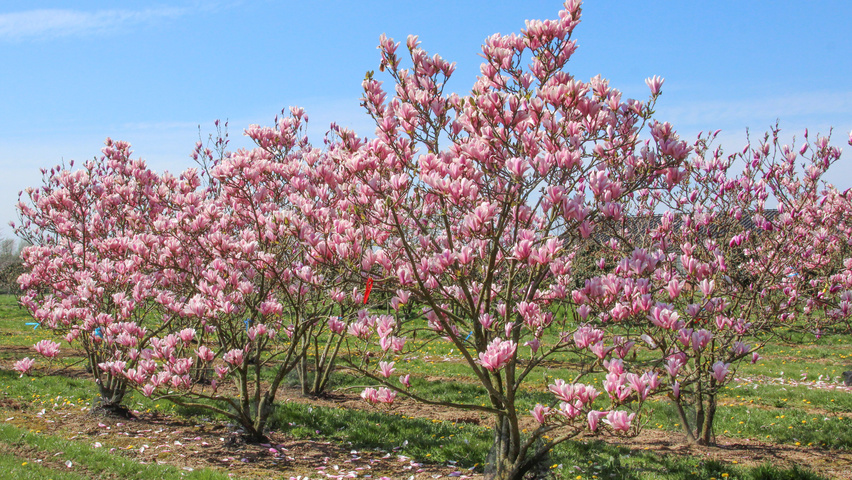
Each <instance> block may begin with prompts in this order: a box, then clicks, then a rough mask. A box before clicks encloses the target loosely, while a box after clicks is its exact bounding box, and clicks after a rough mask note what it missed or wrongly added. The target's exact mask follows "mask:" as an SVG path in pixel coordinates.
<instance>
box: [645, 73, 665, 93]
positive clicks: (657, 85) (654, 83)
mask: <svg viewBox="0 0 852 480" xmlns="http://www.w3.org/2000/svg"><path fill="white" fill-rule="evenodd" d="M665 81H666V80H665V79H664V78H662V77H660V76H659V75H654V76H653V77H650V78H646V79H645V85H648V88H650V89H651V95H654V96H657V95H659V94H660V89H661V88H662V86H663V82H665Z"/></svg>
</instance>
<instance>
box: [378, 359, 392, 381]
mask: <svg viewBox="0 0 852 480" xmlns="http://www.w3.org/2000/svg"><path fill="white" fill-rule="evenodd" d="M394 363H396V362H379V372H380V373H381V374H382V376H383V377H385V378H390V376H391V375H393V372H394V371H396V369H395V368H393V365H394Z"/></svg>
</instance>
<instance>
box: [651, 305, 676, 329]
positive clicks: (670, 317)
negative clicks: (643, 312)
mask: <svg viewBox="0 0 852 480" xmlns="http://www.w3.org/2000/svg"><path fill="white" fill-rule="evenodd" d="M648 318H649V319H650V320H651V322H652V323H653V324H654V325H656V326H658V327H660V328H665V329H667V330H674V329H675V328H678V325H679V324H680V323H681V322H678V318H680V315H679V314H678V313H677V312H675V311H674V310H672V309H671V306H670V305H666V304H664V303H658V304H657V305H655V306H654V307H653V308H651V314H650V315H648Z"/></svg>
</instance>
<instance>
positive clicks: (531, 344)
mask: <svg viewBox="0 0 852 480" xmlns="http://www.w3.org/2000/svg"><path fill="white" fill-rule="evenodd" d="M524 346H527V347H530V349H531V350H532V353H533V355H535V352H537V351H538V349H539V348H540V347H541V340H539V339H538V338H533V339H532V340H530V341H529V342H526V343H524Z"/></svg>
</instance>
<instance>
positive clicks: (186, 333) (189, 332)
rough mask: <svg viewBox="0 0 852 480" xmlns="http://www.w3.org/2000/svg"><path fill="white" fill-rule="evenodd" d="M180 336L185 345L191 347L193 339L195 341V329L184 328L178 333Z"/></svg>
mask: <svg viewBox="0 0 852 480" xmlns="http://www.w3.org/2000/svg"><path fill="white" fill-rule="evenodd" d="M178 336H179V337H180V339H181V340H182V341H183V343H184V345H189V342H191V341H192V340H193V339H195V329H194V328H184V329H183V330H181V331H180V333H178Z"/></svg>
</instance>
